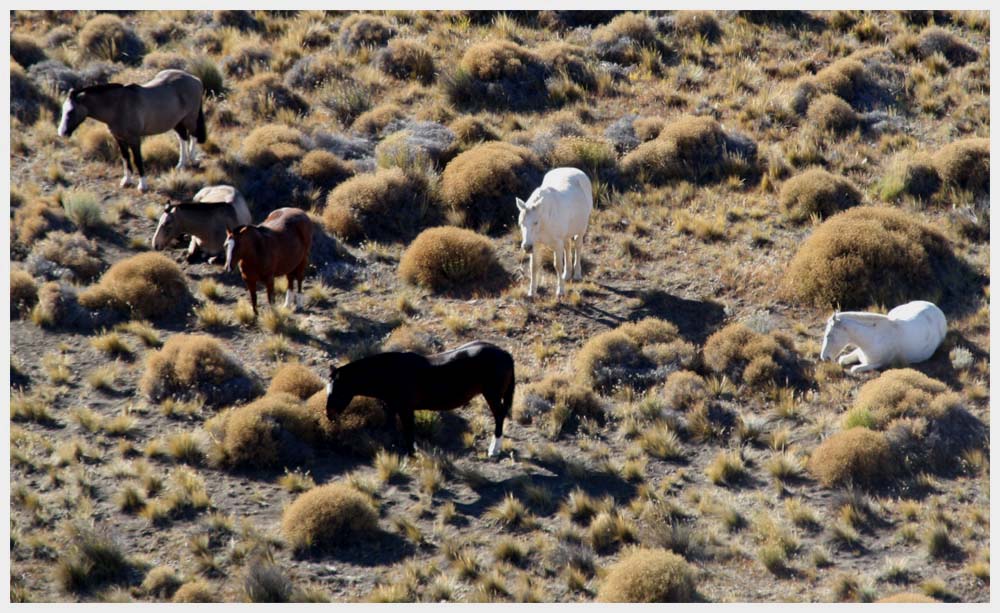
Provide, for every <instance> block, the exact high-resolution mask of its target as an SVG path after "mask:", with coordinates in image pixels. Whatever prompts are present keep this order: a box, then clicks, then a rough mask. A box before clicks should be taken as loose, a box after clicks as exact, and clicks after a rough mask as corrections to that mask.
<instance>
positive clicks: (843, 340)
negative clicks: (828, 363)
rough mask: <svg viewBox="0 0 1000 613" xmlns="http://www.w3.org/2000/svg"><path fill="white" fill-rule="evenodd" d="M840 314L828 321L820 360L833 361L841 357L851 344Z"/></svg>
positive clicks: (834, 315) (832, 316) (835, 314)
mask: <svg viewBox="0 0 1000 613" xmlns="http://www.w3.org/2000/svg"><path fill="white" fill-rule="evenodd" d="M850 340H851V339H850V338H849V337H848V335H847V330H846V329H845V326H844V323H843V321H841V319H840V313H834V314H833V315H831V316H830V319H828V320H826V331H825V332H824V333H823V347H822V349H820V351H819V359H820V360H832V359H833V358H835V357H837V356H838V355H840V352H841V351H843V350H844V347H847V344H848V343H849V342H850Z"/></svg>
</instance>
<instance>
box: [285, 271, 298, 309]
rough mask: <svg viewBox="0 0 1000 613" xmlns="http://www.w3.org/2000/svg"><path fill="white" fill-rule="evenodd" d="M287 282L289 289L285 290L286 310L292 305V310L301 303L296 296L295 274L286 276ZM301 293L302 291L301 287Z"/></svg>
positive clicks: (291, 273)
mask: <svg viewBox="0 0 1000 613" xmlns="http://www.w3.org/2000/svg"><path fill="white" fill-rule="evenodd" d="M285 280H286V281H287V282H288V289H286V290H285V308H286V309H287V308H288V307H289V305H291V308H292V309H294V308H295V307H296V306H298V302H299V301H298V298H297V297H296V296H295V272H294V271H292V272H290V273H288V274H287V275H285ZM299 291H302V288H301V286H300V287H299Z"/></svg>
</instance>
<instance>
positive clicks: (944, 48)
mask: <svg viewBox="0 0 1000 613" xmlns="http://www.w3.org/2000/svg"><path fill="white" fill-rule="evenodd" d="M915 50H916V52H917V54H918V55H919V56H920V58H921V59H927V58H929V57H931V56H932V55H934V54H935V53H940V54H941V55H943V56H944V57H945V59H947V60H948V63H949V64H951V65H952V66H964V65H965V64H968V63H969V62H974V61H976V60H977V59H979V52H978V51H976V50H975V49H973V48H972V47H971V46H969V45H968V44H967V43H966V42H965V41H963V40H962V39H960V38H958V37H957V36H955V35H954V34H952V33H951V32H949V31H948V30H945V29H944V28H940V27H937V26H931V27H928V28H924V30H923V31H921V32H920V36H919V37H918V38H917V45H916V49H915Z"/></svg>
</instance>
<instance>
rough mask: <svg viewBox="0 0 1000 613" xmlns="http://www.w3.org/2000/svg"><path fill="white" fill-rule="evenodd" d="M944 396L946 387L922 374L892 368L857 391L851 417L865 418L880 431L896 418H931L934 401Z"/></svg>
mask: <svg viewBox="0 0 1000 613" xmlns="http://www.w3.org/2000/svg"><path fill="white" fill-rule="evenodd" d="M948 392H949V389H948V386H947V385H945V384H944V383H942V382H941V381H938V380H937V379H932V378H931V377H928V376H927V375H925V374H923V373H922V372H919V371H917V370H913V369H912V368H895V369H892V370H887V371H885V372H883V373H882V374H881V375H879V377H878V378H877V379H872V380H871V381H869V382H867V383H865V384H864V385H863V386H862V387H861V389H860V390H859V391H858V397H857V399H856V400H855V401H854V406H853V407H852V409H851V413H858V414H862V415H865V416H867V417H868V418H869V419H868V420H867V421H868V422H869V423H870V424H871V425H872V427H874V428H875V429H876V430H881V429H883V428H885V426H886V425H887V424H889V422H891V421H892V420H894V419H896V418H899V417H933V415H932V411H933V409H934V407H935V400H937V399H938V397H939V396H941V395H943V394H947V393H948ZM849 414H850V413H849Z"/></svg>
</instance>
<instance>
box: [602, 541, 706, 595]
mask: <svg viewBox="0 0 1000 613" xmlns="http://www.w3.org/2000/svg"><path fill="white" fill-rule="evenodd" d="M696 590H697V581H696V579H695V571H694V569H693V568H692V567H691V566H690V565H689V564H688V563H687V561H686V560H685V559H684V558H682V557H681V556H679V555H677V554H676V553H674V552H672V551H667V550H665V549H646V548H635V549H633V550H632V551H630V552H627V553H626V554H624V555H623V556H622V558H621V559H620V560H618V562H616V563H614V564H613V565H612V566H611V568H610V569H609V570H608V574H607V576H605V578H604V581H603V582H602V583H601V587H600V589H599V590H598V592H597V600H599V601H601V602H691V601H692V600H693V599H694V597H695V595H696Z"/></svg>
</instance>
